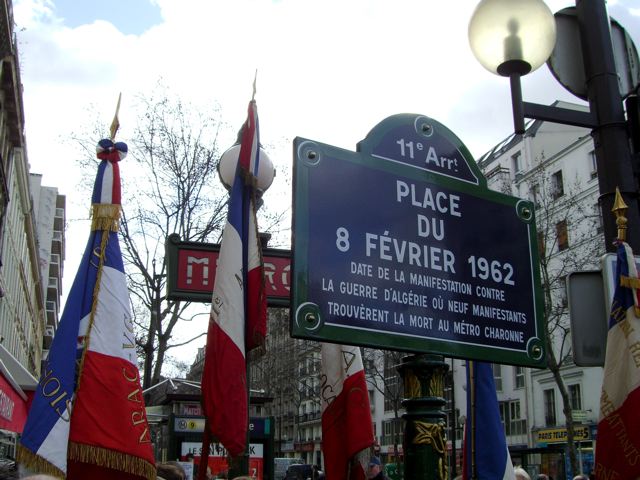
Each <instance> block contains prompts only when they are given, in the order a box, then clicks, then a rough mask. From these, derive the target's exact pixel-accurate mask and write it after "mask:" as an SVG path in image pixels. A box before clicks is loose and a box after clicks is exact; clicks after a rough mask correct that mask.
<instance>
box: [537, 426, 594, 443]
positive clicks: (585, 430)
mask: <svg viewBox="0 0 640 480" xmlns="http://www.w3.org/2000/svg"><path fill="white" fill-rule="evenodd" d="M573 439H574V440H575V441H577V442H582V441H585V440H590V439H591V436H590V435H589V427H588V426H586V425H577V426H574V427H573ZM566 441H567V429H566V428H551V429H548V430H539V431H538V432H536V442H537V443H564V442H566Z"/></svg>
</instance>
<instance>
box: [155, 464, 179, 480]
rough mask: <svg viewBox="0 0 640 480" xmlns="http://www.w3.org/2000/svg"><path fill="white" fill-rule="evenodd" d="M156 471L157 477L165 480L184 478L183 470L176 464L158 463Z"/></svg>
mask: <svg viewBox="0 0 640 480" xmlns="http://www.w3.org/2000/svg"><path fill="white" fill-rule="evenodd" d="M156 469H157V471H158V476H159V477H162V478H164V479H165V480H184V479H185V477H186V474H185V472H184V468H182V466H181V465H180V464H179V463H178V462H165V463H159V464H158V466H157V467H156Z"/></svg>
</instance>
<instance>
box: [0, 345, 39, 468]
mask: <svg viewBox="0 0 640 480" xmlns="http://www.w3.org/2000/svg"><path fill="white" fill-rule="evenodd" d="M37 384H38V382H37V380H36V379H35V378H34V377H33V375H31V374H30V373H29V372H28V371H27V370H26V369H25V368H24V367H23V366H22V365H20V363H18V361H17V360H16V359H15V358H14V357H13V356H12V355H11V354H10V353H9V352H8V351H7V350H6V349H5V348H4V347H3V346H2V345H0V460H3V461H12V460H13V459H15V455H16V444H17V441H18V437H19V434H20V433H22V430H23V429H24V424H25V422H26V420H27V413H28V412H29V407H30V406H31V401H32V399H33V392H34V390H35V388H36V385H37Z"/></svg>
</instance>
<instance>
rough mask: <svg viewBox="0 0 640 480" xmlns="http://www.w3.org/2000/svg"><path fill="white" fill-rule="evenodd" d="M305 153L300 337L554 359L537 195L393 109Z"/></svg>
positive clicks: (298, 233)
mask: <svg viewBox="0 0 640 480" xmlns="http://www.w3.org/2000/svg"><path fill="white" fill-rule="evenodd" d="M294 155H295V160H294V169H295V174H294V179H295V184H294V187H295V189H294V246H293V252H294V256H293V258H294V262H293V265H294V271H293V274H292V279H293V284H292V288H293V294H292V317H293V318H292V334H293V335H294V336H298V337H302V338H311V339H316V340H326V341H335V342H340V343H348V344H357V345H363V346H372V347H380V348H390V349H399V350H406V351H413V352H430V353H441V354H445V355H450V356H455V357H461V358H470V359H477V360H489V361H494V362H501V363H511V364H519V365H529V366H542V365H543V361H544V342H543V340H542V338H543V337H544V335H543V334H542V308H541V295H540V280H539V271H538V257H537V250H536V248H537V244H536V233H535V220H534V213H533V205H532V204H531V202H529V201H525V200H522V199H518V198H515V197H511V196H508V195H504V194H502V193H498V192H494V191H491V190H489V189H488V188H487V186H486V180H485V178H484V177H483V176H482V174H481V173H480V171H479V169H478V167H477V166H476V165H475V162H474V161H473V159H472V158H471V156H470V154H469V153H468V151H467V149H466V148H465V147H464V145H463V144H462V143H461V142H460V141H459V140H458V139H457V137H455V135H453V134H452V133H451V132H450V131H449V130H448V129H447V128H446V127H444V126H442V125H441V124H439V123H438V122H436V121H435V120H432V119H430V118H428V117H424V116H415V115H396V116H393V117H389V118H388V119H386V120H384V121H383V122H381V123H380V124H378V125H377V126H376V127H375V128H374V129H373V130H372V131H371V132H370V133H369V135H368V136H367V138H366V139H365V140H363V141H362V142H360V144H359V145H358V152H349V151H346V150H342V149H339V148H336V147H332V146H330V145H324V144H321V143H318V142H315V141H311V140H306V139H301V138H298V139H296V140H295V142H294Z"/></svg>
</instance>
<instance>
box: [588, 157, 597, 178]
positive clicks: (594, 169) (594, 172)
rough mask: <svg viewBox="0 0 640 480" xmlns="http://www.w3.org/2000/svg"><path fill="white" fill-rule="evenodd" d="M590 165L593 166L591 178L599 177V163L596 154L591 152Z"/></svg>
mask: <svg viewBox="0 0 640 480" xmlns="http://www.w3.org/2000/svg"><path fill="white" fill-rule="evenodd" d="M589 163H590V164H591V178H592V179H593V178H597V177H598V161H597V159H596V152H595V151H594V150H591V151H590V152H589Z"/></svg>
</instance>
